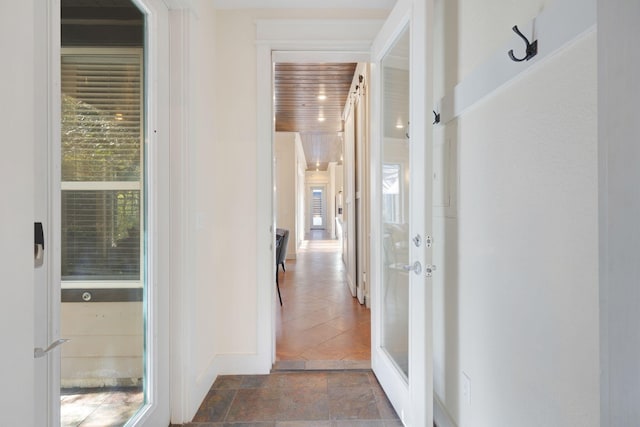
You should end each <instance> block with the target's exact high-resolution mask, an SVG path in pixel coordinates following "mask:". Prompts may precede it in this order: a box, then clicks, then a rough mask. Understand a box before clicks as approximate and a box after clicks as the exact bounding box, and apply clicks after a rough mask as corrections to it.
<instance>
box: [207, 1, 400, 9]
mask: <svg viewBox="0 0 640 427" xmlns="http://www.w3.org/2000/svg"><path fill="white" fill-rule="evenodd" d="M395 3H396V0H213V4H214V5H215V7H216V8H218V9H392V8H393V6H394V5H395Z"/></svg>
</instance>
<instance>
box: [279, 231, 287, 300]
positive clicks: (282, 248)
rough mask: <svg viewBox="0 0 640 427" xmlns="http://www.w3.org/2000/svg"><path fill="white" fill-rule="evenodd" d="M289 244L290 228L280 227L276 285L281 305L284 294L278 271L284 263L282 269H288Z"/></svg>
mask: <svg viewBox="0 0 640 427" xmlns="http://www.w3.org/2000/svg"><path fill="white" fill-rule="evenodd" d="M288 244H289V230H287V229H283V228H278V229H277V230H276V287H277V289H278V298H279V299H280V305H282V295H281V294H280V283H279V281H278V272H279V271H280V265H282V271H287V270H285V268H284V260H285V259H286V258H287V245H288Z"/></svg>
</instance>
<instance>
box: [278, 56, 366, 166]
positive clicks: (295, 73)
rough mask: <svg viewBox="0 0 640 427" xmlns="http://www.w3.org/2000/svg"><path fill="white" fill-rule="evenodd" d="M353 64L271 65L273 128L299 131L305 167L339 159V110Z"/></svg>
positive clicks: (349, 85) (349, 82)
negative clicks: (274, 122)
mask: <svg viewBox="0 0 640 427" xmlns="http://www.w3.org/2000/svg"><path fill="white" fill-rule="evenodd" d="M356 65H357V64H355V63H277V64H275V70H274V92H275V98H274V109H275V115H276V124H275V126H276V131H277V132H299V133H300V136H301V139H302V146H303V148H304V152H305V156H306V158H307V169H308V170H315V169H319V170H326V169H327V165H328V163H329V162H340V161H341V160H342V158H341V156H342V131H343V130H344V125H343V122H342V112H343V110H344V107H345V104H346V102H347V97H348V96H349V90H350V88H351V83H352V81H353V77H354V73H355V70H356ZM317 163H319V165H317Z"/></svg>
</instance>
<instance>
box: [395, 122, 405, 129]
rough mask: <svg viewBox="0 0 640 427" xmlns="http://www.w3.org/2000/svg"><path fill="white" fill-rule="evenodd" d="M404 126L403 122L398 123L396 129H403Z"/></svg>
mask: <svg viewBox="0 0 640 427" xmlns="http://www.w3.org/2000/svg"><path fill="white" fill-rule="evenodd" d="M403 127H404V126H402V123H398V124H397V125H396V129H402V128H403Z"/></svg>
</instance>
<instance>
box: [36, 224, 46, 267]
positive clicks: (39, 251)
mask: <svg viewBox="0 0 640 427" xmlns="http://www.w3.org/2000/svg"><path fill="white" fill-rule="evenodd" d="M33 226H34V227H33V266H34V267H41V266H42V264H44V229H43V228H42V223H41V222H34V223H33Z"/></svg>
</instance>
